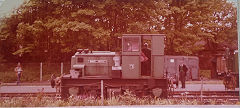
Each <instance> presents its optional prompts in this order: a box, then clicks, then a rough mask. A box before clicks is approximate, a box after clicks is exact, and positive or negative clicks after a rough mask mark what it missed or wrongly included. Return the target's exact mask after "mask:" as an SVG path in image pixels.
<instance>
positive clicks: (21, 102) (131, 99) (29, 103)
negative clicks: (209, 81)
mask: <svg viewBox="0 0 240 108" xmlns="http://www.w3.org/2000/svg"><path fill="white" fill-rule="evenodd" d="M129 105H153V106H154V105H240V102H230V101H221V102H219V101H216V100H211V101H205V102H201V101H200V100H196V99H195V100H187V99H161V98H152V97H143V98H139V97H137V96H135V95H133V94H132V93H131V92H125V93H124V94H123V95H120V96H114V97H111V98H108V99H105V100H104V101H103V102H102V101H101V99H100V98H93V97H85V98H83V97H80V96H78V97H69V98H68V99H67V100H61V99H58V98H54V97H53V98H49V97H44V95H42V94H41V93H40V94H39V95H38V96H37V97H24V98H17V97H15V98H10V99H2V98H0V107H63V106H64V107H66V106H129Z"/></svg>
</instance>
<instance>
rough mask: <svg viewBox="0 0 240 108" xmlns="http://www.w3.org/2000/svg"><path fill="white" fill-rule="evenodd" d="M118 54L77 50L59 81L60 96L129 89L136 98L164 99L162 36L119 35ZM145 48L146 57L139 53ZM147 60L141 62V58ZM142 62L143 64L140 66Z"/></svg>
mask: <svg viewBox="0 0 240 108" xmlns="http://www.w3.org/2000/svg"><path fill="white" fill-rule="evenodd" d="M121 38H122V51H120V52H110V51H89V50H87V49H78V51H77V52H76V53H75V55H73V56H72V58H71V70H70V74H68V75H64V76H63V77H62V79H61V96H62V98H67V97H68V96H70V95H93V96H98V95H100V93H101V92H100V91H101V89H100V88H101V84H100V82H101V81H103V84H104V94H105V95H106V96H107V95H109V93H110V92H113V91H114V92H115V93H123V92H124V91H125V90H131V91H133V92H134V93H135V94H137V95H140V96H142V95H153V96H157V97H167V95H168V80H167V78H166V73H165V71H164V40H165V35H164V34H123V35H122V37H121ZM144 46H147V47H148V49H149V51H150V52H149V53H148V54H143V51H142V49H143V47H144ZM143 55H144V57H145V58H146V59H147V60H145V61H148V62H145V61H143V60H142V57H143ZM143 62H145V63H143Z"/></svg>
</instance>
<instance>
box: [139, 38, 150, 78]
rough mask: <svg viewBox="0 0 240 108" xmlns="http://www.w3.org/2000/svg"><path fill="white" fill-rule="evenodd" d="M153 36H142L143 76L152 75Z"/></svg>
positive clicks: (141, 59)
mask: <svg viewBox="0 0 240 108" xmlns="http://www.w3.org/2000/svg"><path fill="white" fill-rule="evenodd" d="M151 54H152V51H151V36H143V37H141V54H140V61H141V76H151V72H152V71H151V61H152V60H151V59H152V57H151V56H152V55H151Z"/></svg>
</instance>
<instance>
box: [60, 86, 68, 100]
mask: <svg viewBox="0 0 240 108" xmlns="http://www.w3.org/2000/svg"><path fill="white" fill-rule="evenodd" d="M68 97H69V88H68V87H61V99H67V98H68Z"/></svg>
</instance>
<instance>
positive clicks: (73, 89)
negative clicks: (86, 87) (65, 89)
mask: <svg viewBox="0 0 240 108" xmlns="http://www.w3.org/2000/svg"><path fill="white" fill-rule="evenodd" d="M78 93H79V88H78V87H71V88H69V94H70V96H77V95H78Z"/></svg>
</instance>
